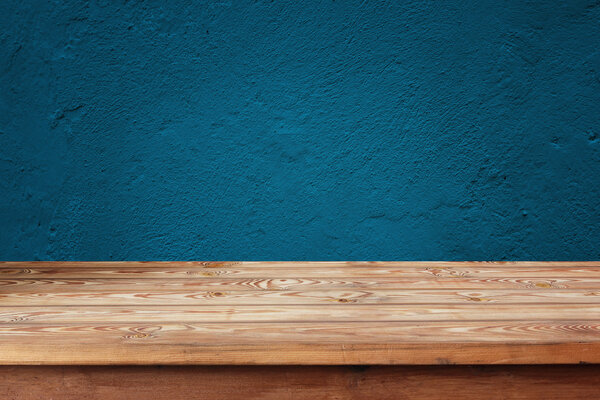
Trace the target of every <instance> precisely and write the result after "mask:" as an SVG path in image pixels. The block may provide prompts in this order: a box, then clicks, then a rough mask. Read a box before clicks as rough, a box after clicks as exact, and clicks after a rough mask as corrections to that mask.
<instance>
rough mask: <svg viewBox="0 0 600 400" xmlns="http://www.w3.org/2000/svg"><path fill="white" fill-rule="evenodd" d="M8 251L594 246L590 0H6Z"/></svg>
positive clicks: (598, 174)
mask: <svg viewBox="0 0 600 400" xmlns="http://www.w3.org/2000/svg"><path fill="white" fill-rule="evenodd" d="M0 25H1V28H2V29H1V30H0V51H1V57H0V60H1V63H2V64H1V66H0V71H1V75H0V192H1V194H0V226H1V228H0V259H5V260H32V259H46V260H157V259H163V260H166V259H182V260H183V259H200V260H240V259H246V260H307V259H310V260H333V259H348V260H357V259H358V260H392V259H393V260H437V259H446V260H482V259H486V260H501V259H515V260H526V259H538V260H564V259H577V260H588V259H589V260H592V259H600V246H599V243H600V210H599V208H600V126H599V123H600V50H599V49H600V2H598V1H584V0H571V1H564V2H562V1H561V2H558V1H547V0H540V1H523V0H510V1H497V0H494V1H475V0H472V1H459V0H455V1H437V0H436V1H391V2H390V1H387V2H384V1H340V0H338V1H310V2H302V1H274V2H271V1H253V2H250V1H237V0H236V1H227V0H221V1H214V2H202V1H187V2H184V1H92V2H81V1H66V0H60V1H36V0H31V1H16V0H4V1H2V2H0Z"/></svg>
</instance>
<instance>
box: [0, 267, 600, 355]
mask: <svg viewBox="0 0 600 400" xmlns="http://www.w3.org/2000/svg"><path fill="white" fill-rule="evenodd" d="M579 362H594V363H598V362H600V262H514V263H513V262H503V263H495V262H456V263H453V262H327V263H321V262H4V263H0V364H16V365H19V364H23V365H25V364H540V363H544V364H546V363H579Z"/></svg>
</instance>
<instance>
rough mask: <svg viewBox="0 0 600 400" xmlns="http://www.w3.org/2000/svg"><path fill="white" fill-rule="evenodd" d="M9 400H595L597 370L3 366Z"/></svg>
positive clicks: (1, 387) (0, 383) (2, 387)
mask: <svg viewBox="0 0 600 400" xmlns="http://www.w3.org/2000/svg"><path fill="white" fill-rule="evenodd" d="M0 376H2V377H3V378H2V379H0V394H2V398H3V399H5V400H39V399H61V400H80V399H89V400H111V399H129V400H189V399H198V400H203V399H207V400H228V399H240V398H244V399H264V400H269V399H273V400H281V399H295V400H304V399H306V400H326V399H338V400H344V399H363V400H370V399H373V400H386V399H390V400H391V399H413V400H420V399H423V400H435V399H444V400H445V399H448V398H456V399H463V400H470V399H474V400H481V399H487V400H505V399H517V400H518V399H527V400H529V399H556V400H562V399H595V398H597V397H598V387H600V366H598V365H578V366H563V365H554V366H548V365H539V366H484V367H469V366H462V367H461V366H452V367H448V366H428V367H415V366H410V367H403V366H372V367H340V366H338V367H332V366H322V367H301V366H287V367H282V366H276V367H268V366H246V367H243V366H242V367H235V366H209V367H202V366H200V367H198V366H190V367H177V366H170V367H165V366H160V367H157V366H144V367H123V366H114V367H104V366H58V367H56V366H52V367H45V366H19V367H9V366H4V367H0Z"/></svg>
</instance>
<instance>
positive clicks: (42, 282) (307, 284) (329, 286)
mask: <svg viewBox="0 0 600 400" xmlns="http://www.w3.org/2000/svg"><path fill="white" fill-rule="evenodd" d="M66 287H69V288H71V289H72V288H81V289H83V290H87V291H115V290H124V289H129V290H131V289H134V290H139V291H149V290H157V289H158V290H167V291H169V290H182V289H188V290H189V289H194V290H208V291H221V290H227V291H234V290H257V291H258V290H336V289H366V290H382V289H396V290H398V289H408V290H410V289H442V290H444V289H472V290H484V289H549V290H551V289H589V290H596V291H597V290H599V289H600V278H532V279H529V278H482V279H477V278H439V279H419V278H412V279H411V278H380V277H377V278H354V279H343V278H339V279H335V278H283V279H275V278H240V279H236V278H221V277H214V278H206V277H202V278H193V279H191V278H189V279H158V278H149V279H139V280H137V279H133V278H130V279H120V278H113V279H107V278H98V279H85V278H81V279H25V278H18V279H1V280H0V293H6V292H10V293H16V292H25V291H26V292H32V291H35V292H39V293H48V292H54V291H57V290H58V291H60V290H61V289H62V288H66Z"/></svg>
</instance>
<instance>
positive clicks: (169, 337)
mask: <svg viewBox="0 0 600 400" xmlns="http://www.w3.org/2000/svg"><path fill="white" fill-rule="evenodd" d="M0 338H1V339H2V343H0V346H7V345H12V344H18V343H32V344H34V343H37V342H39V343H41V344H42V345H43V346H46V345H51V344H53V343H61V342H88V343H99V344H106V346H107V348H110V346H112V345H113V344H115V343H117V344H118V343H127V342H128V341H129V342H131V341H132V340H133V342H131V343H141V344H144V345H146V344H148V345H152V344H170V343H172V344H178V345H181V344H186V345H188V344H189V345H192V346H197V347H200V348H201V347H203V346H205V347H211V346H212V345H214V344H215V343H219V344H220V343H224V344H226V343H233V344H236V343H253V342H258V343H262V342H263V341H269V343H267V345H269V344H270V343H275V342H284V343H301V342H303V343H319V342H321V343H325V342H329V343H335V344H342V345H344V344H354V343H416V342H428V341H429V342H431V341H438V342H444V343H448V342H473V343H488V342H507V343H509V342H528V343H549V342H560V341H569V342H574V343H579V342H597V341H599V340H600V321H587V320H586V321H574V320H573V321H546V320H535V321H520V320H507V321H494V320H487V321H458V322H457V321H432V322H430V321H428V322H421V321H418V322H417V323H415V322H414V321H409V322H395V321H380V322H370V321H369V322H363V321H358V322H356V321H353V322H319V321H314V322H313V321H311V322H257V321H255V322H253V323H243V322H230V323H222V322H219V323H212V322H164V323H151V322H148V323H138V324H136V323H126V322H123V321H121V322H115V323H101V324H94V323H87V324H86V323H85V322H82V323H71V324H67V323H65V324H60V323H52V322H48V323H45V324H30V323H10V324H2V325H0ZM137 339H146V340H143V341H140V340H137ZM0 348H1V347H0ZM240 351H243V349H241V350H240ZM0 357H1V355H0Z"/></svg>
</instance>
